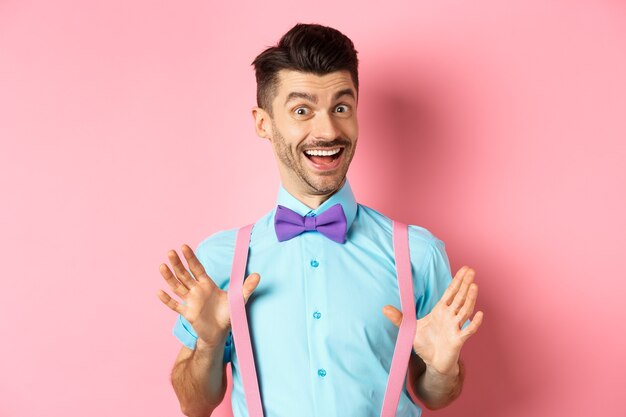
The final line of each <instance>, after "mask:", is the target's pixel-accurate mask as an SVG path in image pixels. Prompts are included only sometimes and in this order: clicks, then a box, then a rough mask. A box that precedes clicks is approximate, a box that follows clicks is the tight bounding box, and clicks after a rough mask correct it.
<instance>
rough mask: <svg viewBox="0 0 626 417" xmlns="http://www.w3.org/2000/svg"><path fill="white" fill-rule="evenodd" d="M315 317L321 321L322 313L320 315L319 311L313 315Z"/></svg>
mask: <svg viewBox="0 0 626 417" xmlns="http://www.w3.org/2000/svg"><path fill="white" fill-rule="evenodd" d="M313 317H314V318H316V319H319V318H320V317H322V313H320V312H319V311H316V312H315V313H313Z"/></svg>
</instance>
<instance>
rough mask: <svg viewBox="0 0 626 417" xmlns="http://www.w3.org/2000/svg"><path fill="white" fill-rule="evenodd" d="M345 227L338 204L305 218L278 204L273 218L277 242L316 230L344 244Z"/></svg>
mask: <svg viewBox="0 0 626 417" xmlns="http://www.w3.org/2000/svg"><path fill="white" fill-rule="evenodd" d="M346 227H347V221H346V215H345V214H344V212H343V207H341V204H339V203H337V204H335V205H334V206H332V207H329V208H328V209H327V210H325V211H324V212H323V213H322V214H320V215H318V216H305V217H303V216H301V215H299V214H298V213H296V212H295V211H293V210H290V209H288V208H287V207H284V206H281V205H280V204H279V205H278V207H277V208H276V215H275V216H274V228H275V229H276V237H278V241H279V242H282V241H284V240H289V239H291V238H292V237H295V236H298V235H299V234H300V233H302V232H305V231H307V230H317V231H318V232H320V233H321V234H323V235H324V236H326V237H327V238H329V239H331V240H334V241H335V242H337V243H344V242H345V241H346Z"/></svg>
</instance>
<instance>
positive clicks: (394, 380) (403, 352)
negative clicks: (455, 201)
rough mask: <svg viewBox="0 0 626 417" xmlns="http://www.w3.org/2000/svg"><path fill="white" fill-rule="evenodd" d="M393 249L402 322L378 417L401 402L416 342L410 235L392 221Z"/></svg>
mask: <svg viewBox="0 0 626 417" xmlns="http://www.w3.org/2000/svg"><path fill="white" fill-rule="evenodd" d="M393 249H394V253H395V259H396V274H397V276H398V288H399V290H400V307H401V309H402V322H401V323H400V330H399V332H398V338H397V339H396V346H395V348H394V351H393V359H392V361H391V369H390V371H389V379H388V380H387V389H386V390H385V399H384V400H383V408H382V412H381V413H380V415H381V417H394V416H395V415H396V409H397V408H398V401H399V400H400V393H401V392H402V388H403V386H404V378H405V376H406V373H407V368H408V366H409V358H410V356H411V350H413V339H414V338H415V327H416V325H417V323H416V322H417V319H416V317H415V301H414V299H415V296H414V295H413V280H412V279H411V258H410V256H409V231H408V226H407V225H406V224H404V223H400V222H397V221H395V220H394V221H393Z"/></svg>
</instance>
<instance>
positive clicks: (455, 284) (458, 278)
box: [441, 266, 469, 306]
mask: <svg viewBox="0 0 626 417" xmlns="http://www.w3.org/2000/svg"><path fill="white" fill-rule="evenodd" d="M468 269H469V266H463V267H461V269H459V270H458V271H457V273H456V274H455V275H454V278H452V281H450V284H449V285H448V288H446V291H445V292H444V293H443V295H442V296H441V300H442V301H443V302H444V303H446V305H448V306H449V305H450V303H451V302H452V300H453V299H454V296H455V295H456V293H457V292H458V291H459V288H460V287H461V282H463V276H464V275H465V273H466V272H467V270H468Z"/></svg>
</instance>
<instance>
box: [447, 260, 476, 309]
mask: <svg viewBox="0 0 626 417" xmlns="http://www.w3.org/2000/svg"><path fill="white" fill-rule="evenodd" d="M473 281H474V270H473V269H472V268H469V269H468V271H467V272H466V273H465V275H464V276H463V282H462V283H461V288H459V292H457V293H456V295H455V296H454V300H452V304H450V306H451V307H452V308H453V309H454V313H455V314H456V313H458V312H459V310H460V309H461V307H463V303H465V297H467V291H468V290H469V287H470V284H471V283H472V282H473Z"/></svg>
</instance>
